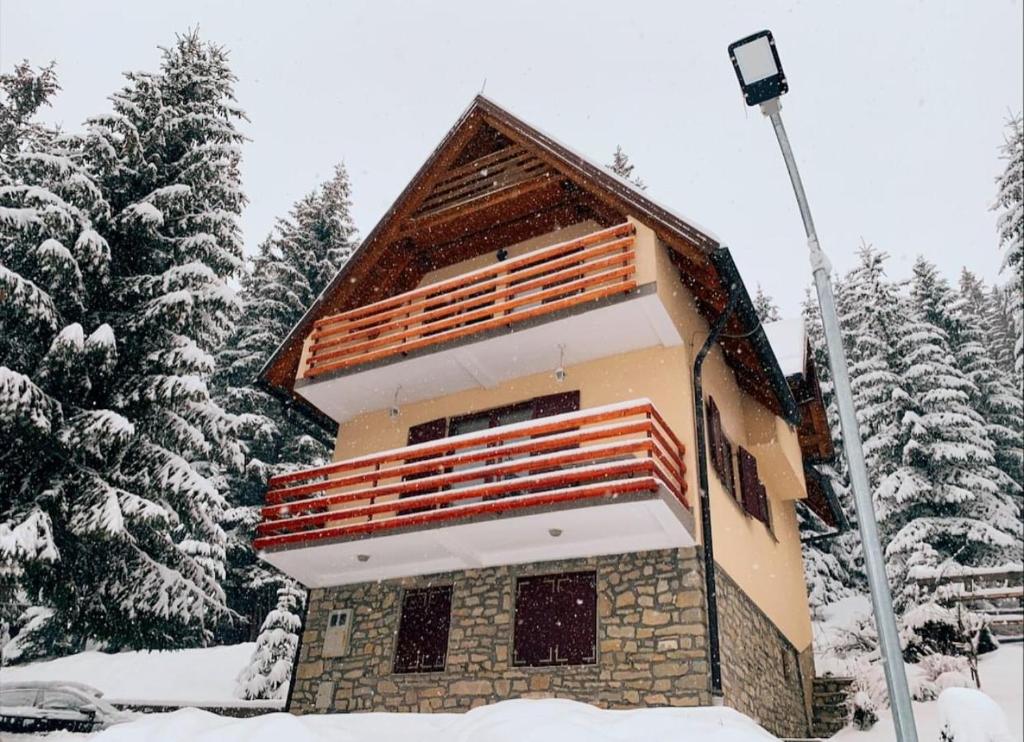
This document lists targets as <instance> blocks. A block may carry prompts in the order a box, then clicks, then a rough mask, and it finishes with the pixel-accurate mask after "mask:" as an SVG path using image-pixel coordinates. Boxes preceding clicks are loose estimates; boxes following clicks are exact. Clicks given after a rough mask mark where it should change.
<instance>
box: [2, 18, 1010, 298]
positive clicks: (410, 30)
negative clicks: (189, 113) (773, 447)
mask: <svg viewBox="0 0 1024 742" xmlns="http://www.w3.org/2000/svg"><path fill="white" fill-rule="evenodd" d="M194 25H198V26H199V28H200V31H201V33H202V34H203V35H204V36H205V37H207V38H209V39H211V40H215V41H217V42H219V43H221V44H223V45H225V46H226V47H227V48H228V49H230V50H231V61H232V66H233V68H234V71H235V73H236V74H237V76H238V78H239V81H238V86H237V97H238V99H239V101H240V104H241V105H242V107H243V108H244V109H245V110H246V111H247V112H248V114H249V117H250V119H251V122H250V123H249V124H247V125H246V126H245V132H246V134H247V135H248V136H249V137H250V139H251V140H252V141H251V142H250V143H249V144H248V145H247V147H246V151H245V163H244V179H245V181H244V187H245V190H246V193H247V194H248V196H249V206H248V208H247V209H246V212H245V215H244V219H243V226H244V229H245V238H246V242H247V245H248V246H249V248H250V249H252V248H254V247H255V245H256V244H257V243H258V242H259V241H260V240H261V239H262V238H263V237H264V236H265V235H266V233H267V232H268V230H269V229H270V228H271V226H272V224H273V221H274V218H275V217H276V216H279V215H282V214H284V213H285V212H287V210H288V209H289V207H290V206H291V204H292V203H293V202H294V201H295V200H296V199H297V198H299V197H301V196H302V195H303V194H304V193H306V192H308V191H309V190H311V189H312V188H314V187H315V186H316V185H317V184H318V183H319V182H320V181H321V180H323V179H325V178H326V177H328V176H329V175H330V173H331V169H332V166H333V165H334V163H335V162H338V161H341V160H344V162H345V163H346V165H347V166H348V169H349V172H350V174H351V176H352V182H353V189H354V202H355V218H356V222H357V225H358V227H359V229H360V232H361V233H362V234H366V233H368V232H369V231H370V229H371V228H372V227H373V225H374V223H376V220H377V219H378V218H379V217H380V216H381V214H383V213H384V211H385V210H386V209H387V207H388V206H389V205H390V203H391V202H392V201H393V200H394V198H395V197H396V196H397V195H398V193H399V191H400V190H401V189H402V187H403V186H404V185H405V184H406V183H407V182H408V180H409V179H410V178H411V176H412V175H413V173H414V172H415V171H416V170H417V169H418V168H419V166H420V165H421V164H422V162H423V160H424V159H425V158H426V157H427V155H428V154H429V153H430V151H431V150H432V149H433V148H434V146H435V145H436V144H437V142H438V141H439V140H440V138H441V137H442V136H443V134H444V133H445V131H447V129H448V128H449V127H450V126H451V124H452V123H453V122H454V121H455V119H456V118H457V117H458V116H459V114H460V113H461V112H462V111H463V109H464V108H465V107H466V106H467V105H468V104H469V102H470V100H471V98H472V97H473V95H474V94H476V93H477V92H478V91H479V90H480V89H481V87H482V86H483V84H484V81H485V80H486V89H485V93H486V94H487V95H488V96H490V97H492V98H493V99H494V100H495V101H496V102H498V103H499V104H501V105H503V106H505V107H507V108H509V109H510V110H511V111H512V112H513V113H515V114H516V115H518V116H520V117H522V118H524V119H526V120H527V121H529V122H531V123H533V124H535V125H537V126H539V127H540V128H542V129H544V130H545V131H547V132H548V133H550V134H552V135H554V136H555V137H556V138H558V139H560V140H561V141H563V142H565V143H566V144H568V145H570V146H572V147H573V148H575V149H577V150H579V151H581V152H583V153H584V154H587V155H589V156H591V157H592V158H595V159H598V160H600V161H602V162H607V161H608V160H609V159H610V155H611V153H612V151H613V150H614V149H615V146H616V144H621V145H622V147H623V148H624V149H625V150H626V152H627V153H628V154H629V156H630V157H631V158H632V160H633V162H634V163H635V165H636V168H637V170H636V172H637V173H638V174H639V175H640V176H641V177H642V178H643V179H644V180H645V181H646V182H647V184H648V192H649V194H650V195H651V196H653V197H654V198H655V199H656V200H657V201H660V202H662V203H664V204H666V205H668V206H670V207H672V208H673V209H675V210H676V211H678V212H680V213H681V214H683V215H684V216H689V217H691V218H692V219H693V220H695V221H696V222H698V223H699V224H702V225H704V226H706V227H708V228H709V229H711V230H712V231H713V232H715V233H716V234H717V235H719V236H720V237H721V238H722V239H723V240H724V241H725V242H726V243H727V244H728V245H729V246H730V247H731V248H732V250H733V252H734V254H735V256H736V259H737V262H738V263H739V266H740V269H741V271H742V272H743V275H744V279H745V281H746V282H747V284H748V286H749V288H750V290H751V292H753V290H754V288H755V287H756V285H757V284H759V283H760V284H761V285H762V286H763V287H764V288H765V290H767V291H768V292H770V293H771V294H772V295H773V296H775V298H776V299H777V301H778V302H779V303H780V305H782V307H783V310H784V312H785V313H787V314H793V313H795V312H796V311H798V308H799V304H800V301H801V299H802V296H803V291H804V287H805V286H807V285H809V281H810V278H809V268H808V264H807V260H806V247H805V243H804V237H803V231H802V228H801V224H800V219H799V215H798V213H797V211H796V206H795V202H794V200H793V197H792V194H791V192H790V189H789V184H788V181H787V179H786V174H785V169H784V166H783V163H782V160H781V158H780V156H779V153H778V150H777V146H776V143H775V139H774V136H773V135H772V131H771V126H770V124H769V123H768V122H767V121H766V120H764V119H763V118H762V117H761V115H760V113H759V112H758V111H757V110H756V109H750V110H748V109H747V108H746V106H745V105H744V104H743V101H742V99H741V98H740V95H739V90H738V87H737V84H736V80H735V77H734V76H733V72H732V68H731V66H730V64H729V60H728V57H727V56H726V51H725V50H726V46H727V45H728V44H729V42H731V41H733V40H735V39H737V38H740V37H742V36H745V35H747V34H749V33H751V32H753V31H757V30H760V29H762V28H770V29H772V31H773V32H774V34H775V38H776V41H777V43H778V47H779V49H780V53H781V56H782V60H783V64H784V66H785V69H786V73H787V76H788V78H789V81H790V87H791V91H790V93H789V95H787V96H786V97H785V98H784V99H783V100H784V105H783V109H784V110H783V115H784V118H785V121H786V125H787V127H788V129H789V132H790V136H791V138H792V141H793V146H794V149H795V151H796V155H797V158H798V160H799V162H800V166H801V169H802V173H803V176H804V182H805V184H806V186H807V189H808V193H809V196H810V199H811V205H812V207H813V209H814V212H815V218H816V221H817V224H818V230H819V233H820V236H821V239H822V243H823V245H824V247H825V250H826V251H827V252H828V254H829V256H830V257H831V258H832V261H833V263H834V264H835V266H836V267H837V269H839V270H845V269H847V268H849V267H850V265H851V264H852V261H853V259H854V251H855V250H856V248H857V246H858V245H859V244H860V242H861V240H865V241H867V242H870V243H873V244H874V245H876V246H877V247H879V248H882V249H884V250H886V251H887V252H889V253H890V254H891V255H892V261H891V263H890V266H891V272H892V274H894V275H896V276H899V277H903V276H906V275H908V273H909V270H910V266H911V264H912V262H913V259H914V257H915V256H916V255H917V254H919V253H923V254H925V255H927V256H928V257H929V258H930V259H931V260H933V261H935V262H937V263H938V264H939V265H940V267H941V268H942V270H943V271H944V272H945V273H946V274H947V275H949V276H950V277H955V276H957V275H958V274H959V271H960V268H961V266H963V265H965V264H966V265H967V266H968V267H970V268H971V269H973V270H975V271H977V272H978V273H980V274H982V275H983V276H984V277H985V278H987V279H989V280H992V279H995V278H997V277H998V268H999V261H1000V256H999V253H998V250H997V244H996V237H995V215H994V214H993V213H992V212H991V211H990V210H989V206H990V204H991V203H992V201H993V198H994V185H993V179H994V178H995V177H996V175H997V174H998V173H999V172H1001V170H1002V167H1003V166H1002V163H1001V162H1000V161H999V159H998V156H997V151H996V149H997V146H998V144H999V143H1000V142H1001V141H1002V137H1003V123H1004V121H1005V120H1006V118H1007V117H1008V116H1009V115H1010V114H1011V112H1013V113H1015V112H1017V111H1020V109H1021V107H1022V89H1024V80H1022V60H1024V50H1022V30H1021V29H1022V4H1021V0H982V1H979V2H967V0H964V1H963V2H940V1H938V0H928V1H927V2H905V1H895V0H886V1H884V2H881V1H880V2H868V1H866V0H865V1H862V2H845V3H838V2H836V3H831V2H820V1H815V2H810V1H808V2H782V1H776V2H768V1H765V0H757V1H756V2H755V1H753V0H752V1H751V2H735V1H733V2H722V1H719V2H702V3H698V2H669V1H667V0H666V1H665V2H661V3H653V2H638V1H637V0H630V1H629V2H622V0H617V1H614V2H604V1H600V2H599V1H598V0H587V1H586V2H562V3H559V2H554V1H553V0H536V1H531V2H519V3H500V4H498V3H485V2H480V1H479V0H476V1H475V2H441V1H440V0H435V1H434V2H406V3H398V2H383V1H381V0H373V1H369V2H327V0H320V1H319V2H296V1H294V0H290V1H289V2H284V1H283V0H280V1H278V2H255V1H254V0H248V1H244V2H243V1H242V0H237V1H236V2H229V1H227V0H225V1H224V2H197V1H188V0H174V2H159V3H156V2H153V3H150V2H141V1H139V0H136V1H134V2H113V1H111V0H89V1H79V2H74V1H70V0H69V1H66V2H55V1H51V0H0V66H2V68H3V70H4V71H8V70H10V68H11V66H12V65H13V64H14V63H15V62H16V61H18V60H20V59H22V58H28V59H29V60H30V61H32V62H34V63H45V62H48V61H49V60H56V61H57V63H58V71H59V73H60V79H61V83H62V85H63V88H64V89H63V91H62V92H61V93H60V94H59V96H58V97H57V98H56V101H55V103H54V106H53V108H52V109H51V110H49V111H48V112H47V114H46V116H47V118H48V119H49V120H51V121H54V122H59V123H61V124H63V125H64V127H65V128H66V129H69V130H76V129H78V128H79V126H80V123H81V121H82V120H83V119H84V118H85V117H86V116H88V115H92V114H95V113H100V112H103V111H106V110H108V109H109V104H108V103H107V101H106V97H107V96H108V95H109V94H110V93H111V92H113V91H114V90H116V89H117V88H118V87H119V86H120V84H121V79H120V73H121V72H122V71H123V70H127V69H155V68H156V66H157V65H158V63H159V52H158V50H157V46H158V45H160V44H167V43H169V42H171V41H172V40H173V37H174V34H175V33H176V32H179V31H183V30H185V29H187V28H189V27H190V26H194Z"/></svg>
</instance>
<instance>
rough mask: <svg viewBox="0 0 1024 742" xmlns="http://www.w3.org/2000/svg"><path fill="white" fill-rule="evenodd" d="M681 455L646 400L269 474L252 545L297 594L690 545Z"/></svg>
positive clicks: (679, 444) (689, 517)
mask: <svg viewBox="0 0 1024 742" xmlns="http://www.w3.org/2000/svg"><path fill="white" fill-rule="evenodd" d="M683 456H684V446H683V444H682V442H680V440H679V439H678V438H677V437H676V435H675V434H674V433H673V432H672V430H671V429H670V428H669V427H668V425H667V424H666V423H665V421H664V419H663V418H662V416H661V415H660V414H659V413H658V411H657V409H655V407H654V405H653V404H652V403H651V402H650V401H649V400H646V399H641V400H634V401H631V402H625V403H620V404H614V405H606V406H603V407H595V408H591V409H587V410H582V411H579V412H571V413H567V414H562V415H554V416H550V417H544V418H539V419H536V420H530V421H527V422H522V423H514V424H510V425H505V426H501V427H497V428H491V429H489V430H483V431H478V432H473V433H466V434H463V435H458V436H452V437H450V438H443V439H440V440H437V441H431V442H427V443H420V444H416V445H412V446H407V447H404V448H400V449H395V450H392V451H385V452H381V453H375V454H372V455H368V456H361V457H359V458H354V459H350V460H348V461H339V462H335V463H333V464H329V465H327V466H321V467H318V468H316V469H309V470H306V471H299V472H295V473H291V474H286V475H282V476H277V477H274V478H273V479H271V481H270V485H269V491H268V493H267V496H266V505H265V506H264V507H263V509H262V511H261V514H262V521H261V522H260V524H259V525H258V527H257V538H256V540H255V542H254V546H255V548H256V549H257V550H259V551H260V552H261V557H262V558H263V559H265V560H266V561H268V562H269V563H271V564H273V565H274V566H275V567H277V568H278V569H280V570H281V571H282V572H284V573H286V574H288V575H291V576H292V577H294V578H296V579H297V580H299V581H300V582H302V583H303V584H305V585H307V586H309V587H319V586H326V585H341V584H349V583H357V582H366V581H370V580H379V579H388V578H394V577H404V576H410V575H418V574H430V573H434V572H443V571H448V570H460V569H468V568H473V567H486V566H493V565H499V564H517V563H522V562H536V561H547V560H553V559H568V558H575V557H583V556H593V555H600V554H617V553H626V552H630V551H640V550H648V549H665V548H674V547H683V546H690V545H692V544H693V543H694V538H693V516H692V512H691V509H690V505H689V502H688V501H687V498H686V483H685V470H686V467H685V465H684V463H683ZM399 503H400V504H399Z"/></svg>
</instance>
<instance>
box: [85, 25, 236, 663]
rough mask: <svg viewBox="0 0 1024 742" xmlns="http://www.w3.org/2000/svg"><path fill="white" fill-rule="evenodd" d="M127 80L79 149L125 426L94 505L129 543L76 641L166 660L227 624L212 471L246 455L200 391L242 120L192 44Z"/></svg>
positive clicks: (232, 206)
mask: <svg viewBox="0 0 1024 742" xmlns="http://www.w3.org/2000/svg"><path fill="white" fill-rule="evenodd" d="M125 77H126V79H127V83H126V85H125V86H124V87H123V88H122V89H121V90H120V91H119V92H118V93H116V94H115V95H114V96H113V97H112V99H111V100H112V102H113V111H112V113H110V114H107V115H104V116H100V117H96V118H93V119H91V120H90V121H89V122H88V131H87V134H86V136H85V148H86V153H87V156H88V158H89V164H90V167H91V168H92V170H93V171H94V173H95V177H96V179H97V181H98V183H99V184H100V187H101V189H102V191H103V192H104V193H105V194H108V201H109V203H110V206H111V212H112V217H111V219H110V220H109V224H108V225H107V231H106V233H105V236H106V237H107V241H108V243H109V245H110V251H111V258H112V281H111V286H110V290H109V292H108V293H107V295H106V301H105V305H104V306H103V308H102V314H103V316H105V317H107V318H109V323H110V325H111V326H112V327H113V330H114V333H113V334H114V337H116V339H117V349H118V364H117V370H116V376H117V380H116V389H115V390H113V391H112V392H111V394H110V395H109V402H108V403H109V405H110V406H111V407H112V408H113V409H114V410H115V411H116V412H117V413H118V414H119V415H120V416H122V417H121V419H123V420H124V423H123V425H122V426H121V428H120V434H121V437H122V438H123V446H122V452H121V455H120V457H119V459H118V461H117V462H116V464H114V465H113V467H112V469H111V470H110V472H109V473H110V476H111V479H112V481H113V486H100V485H96V486H95V487H93V489H92V490H91V494H90V497H91V498H93V499H94V500H95V502H96V503H97V505H96V507H97V509H98V510H99V508H100V505H101V504H102V506H103V507H105V508H106V511H103V512H107V513H109V516H108V517H109V518H110V519H114V520H116V521H117V522H118V523H120V524H121V527H122V528H123V530H124V531H125V534H126V536H125V538H124V539H123V540H122V541H121V542H119V543H118V545H117V548H116V549H113V548H112V549H109V550H108V551H107V552H106V553H104V554H102V555H93V557H92V560H91V562H90V564H89V569H88V570H85V571H84V574H83V575H82V577H81V580H82V586H83V589H84V590H87V594H88V595H89V596H90V601H91V602H92V604H93V605H94V607H95V608H94V613H95V616H96V617H97V619H98V620H97V623H96V624H95V625H93V624H89V625H88V626H87V627H81V628H80V627H78V626H76V627H74V629H73V630H75V631H80V630H83V629H87V630H88V635H90V636H92V637H94V638H96V639H99V640H101V641H103V642H105V643H106V644H107V645H108V646H110V647H112V648H118V647H125V646H131V647H147V648H167V647H175V646H187V645H195V644H203V643H207V642H209V641H210V640H211V639H212V638H213V631H214V630H215V629H216V627H217V626H218V625H219V624H221V623H223V622H224V621H225V620H226V619H229V618H230V616H231V612H230V611H229V610H228V608H227V606H226V604H225V595H224V591H223V588H222V587H221V581H222V580H223V579H224V573H225V566H224V562H225V544H226V536H225V533H224V531H223V529H222V528H221V526H220V523H219V520H220V518H221V515H222V512H223V510H224V507H225V500H224V497H223V495H222V493H221V490H222V487H223V483H222V481H221V476H220V472H221V469H222V467H227V468H230V467H232V466H234V467H237V466H239V465H240V463H241V452H240V448H239V446H238V445H237V443H236V442H235V441H234V440H233V436H232V433H231V424H230V423H231V420H230V417H229V416H228V415H227V414H226V413H225V412H224V411H223V410H222V409H221V408H220V407H219V406H218V405H217V404H215V403H214V401H213V399H212V397H211V394H210V392H209V390H208V380H209V377H210V375H211V373H212V371H213V367H214V356H213V353H214V352H215V351H216V349H217V348H218V347H219V346H220V345H221V344H222V342H223V340H224V338H225V337H226V336H227V334H228V333H229V332H230V330H231V329H232V322H233V320H234V318H235V316H236V315H237V312H238V304H237V300H236V297H235V293H234V291H233V290H232V288H231V287H230V286H229V284H228V279H229V278H230V277H231V276H233V275H235V274H236V273H238V272H239V271H240V269H241V266H242V242H241V236H240V229H239V225H238V221H239V214H240V212H241V209H242V206H243V204H244V201H245V199H244V196H243V195H242V192H241V188H240V173H239V166H240V159H241V154H240V145H241V143H242V141H243V140H244V137H243V136H242V134H241V133H240V132H239V131H238V128H237V124H238V122H239V120H241V119H244V114H243V113H242V112H241V111H240V110H239V109H238V108H237V107H236V105H235V102H234V97H233V91H232V88H233V84H234V80H235V78H234V76H233V74H232V73H231V70H230V68H229V66H228V61H227V53H226V51H224V50H223V49H222V48H220V47H218V46H215V45H213V44H210V43H207V42H205V41H203V40H201V39H200V38H199V36H198V35H197V34H196V33H195V32H191V33H188V34H186V35H184V36H180V37H178V38H177V40H176V42H175V43H174V44H173V45H172V46H170V47H168V48H165V49H162V59H161V63H160V69H159V71H158V72H155V73H149V72H136V73H127V74H126V75H125ZM73 444H74V445H76V446H79V447H82V448H84V449H88V448H89V447H91V446H94V445H95V442H94V441H92V440H90V439H89V438H88V437H87V436H82V437H80V438H78V439H77V440H75V441H74V442H73ZM99 619H102V621H99Z"/></svg>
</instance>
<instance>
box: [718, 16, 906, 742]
mask: <svg viewBox="0 0 1024 742" xmlns="http://www.w3.org/2000/svg"><path fill="white" fill-rule="evenodd" d="M744 47H746V49H745V50H744ZM729 53H730V57H731V58H732V61H733V65H734V66H735V68H736V75H737V77H738V78H739V80H740V86H741V87H742V88H743V92H744V95H745V96H746V99H747V103H748V104H749V105H755V104H760V106H761V112H762V113H763V114H764V115H765V116H767V117H768V118H769V119H770V120H771V122H772V127H773V128H774V129H775V136H776V137H777V138H778V140H779V148H780V149H781V150H782V158H783V159H784V160H785V161H786V169H787V170H788V171H789V179H790V181H791V182H792V184H793V193H794V194H795V195H796V201H797V204H798V205H799V207H800V216H801V218H802V219H803V222H804V231H805V232H806V233H807V246H808V248H809V249H810V258H811V268H812V270H813V273H814V286H815V289H816V290H817V293H818V304H819V306H820V308H821V321H822V325H823V327H824V330H825V343H826V346H827V347H828V361H829V368H830V369H831V371H832V381H833V384H834V393H835V399H836V406H837V407H838V409H839V422H840V426H841V428H842V431H843V446H844V448H845V450H846V463H847V466H848V468H849V472H850V485H851V488H852V489H853V500H854V506H855V507H856V510H857V523H858V526H859V528H860V536H861V543H862V545H863V548H864V567H865V570H866V572H867V578H868V586H869V587H870V589H871V605H872V608H873V609H874V614H875V626H876V628H877V630H878V640H879V645H880V649H881V657H882V667H883V669H884V670H885V680H886V684H887V685H888V689H889V701H890V705H891V707H892V716H893V724H894V725H895V727H896V737H897V739H898V740H899V741H900V742H917V729H916V727H915V726H914V711H913V707H912V705H911V699H910V689H909V687H908V685H907V675H906V670H905V668H904V666H903V654H902V651H901V650H900V641H899V632H898V631H897V628H896V616H895V614H894V612H893V607H892V595H891V593H890V592H889V582H888V578H887V577H886V574H885V560H884V558H883V556H882V546H881V542H880V541H879V538H878V521H877V520H876V518H875V509H874V504H873V503H872V500H871V485H870V483H869V480H868V472H867V466H866V465H865V463H864V449H863V447H862V444H861V439H860V428H859V426H858V424H857V415H856V412H855V410H854V406H853V392H852V391H851V388H850V373H849V370H848V367H847V364H846V353H845V352H844V350H843V340H842V334H841V331H840V327H839V316H838V314H837V313H836V302H835V296H834V295H833V293H832V283H831V281H830V280H829V273H830V272H831V265H830V264H829V262H828V258H827V257H825V253H824V252H822V249H821V245H820V244H819V243H818V234H817V232H816V230H815V229H814V219H813V218H812V217H811V209H810V206H808V204H807V194H806V193H804V186H803V182H802V181H801V180H800V171H799V170H798V169H797V165H796V160H795V159H794V157H793V149H792V147H790V144H789V137H788V136H786V128H785V127H784V126H783V125H782V115H781V108H782V106H781V105H780V103H779V96H780V95H782V94H783V93H785V92H786V91H787V90H788V89H789V86H788V83H787V82H786V78H785V74H784V73H783V71H782V64H781V63H780V62H779V57H778V52H777V51H776V49H775V41H774V39H773V38H772V36H771V33H770V32H768V31H762V32H760V33H758V34H754V35H753V36H749V37H747V38H746V39H742V40H741V41H737V42H736V43H735V44H732V45H731V46H730V47H729ZM748 75H749V78H748V77H747V76H748Z"/></svg>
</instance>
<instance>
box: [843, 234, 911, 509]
mask: <svg viewBox="0 0 1024 742" xmlns="http://www.w3.org/2000/svg"><path fill="white" fill-rule="evenodd" d="M858 258H859V262H858V265H857V266H856V267H855V268H854V269H853V270H852V271H850V273H849V274H848V275H847V276H846V278H845V280H844V282H843V296H844V302H843V312H842V315H841V319H840V321H841V323H842V326H843V329H844V333H845V334H846V338H845V346H846V350H847V362H848V364H849V371H850V385H851V388H852V392H853V404H854V408H855V409H856V411H857V421H858V428H859V430H860V436H861V441H862V443H863V449H864V463H865V465H866V466H867V469H868V476H869V481H870V484H871V490H872V492H873V493H874V497H875V499H876V501H882V500H884V499H885V498H886V497H887V493H889V492H890V491H892V489H893V488H895V487H898V482H900V481H902V480H903V479H904V478H905V477H906V476H907V474H908V472H907V471H906V470H905V466H906V464H905V463H904V462H903V461H902V450H901V433H900V430H901V421H902V419H903V417H904V416H905V414H906V412H907V411H908V410H909V409H910V407H911V399H910V395H909V394H908V392H907V390H906V388H905V387H904V383H903V379H902V378H901V374H900V360H899V357H898V348H899V346H900V343H901V341H902V338H901V336H900V329H901V328H902V326H903V323H902V322H901V311H902V309H903V307H902V306H901V302H900V297H899V294H898V291H897V289H896V287H895V286H894V285H893V284H892V283H891V282H889V281H888V279H887V277H886V275H885V261H886V260H887V258H888V256H887V255H886V254H885V253H882V252H879V251H876V250H875V249H874V248H872V247H871V246H869V245H863V246H862V247H861V248H860V250H859V251H858ZM876 504H879V503H878V502H876Z"/></svg>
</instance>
